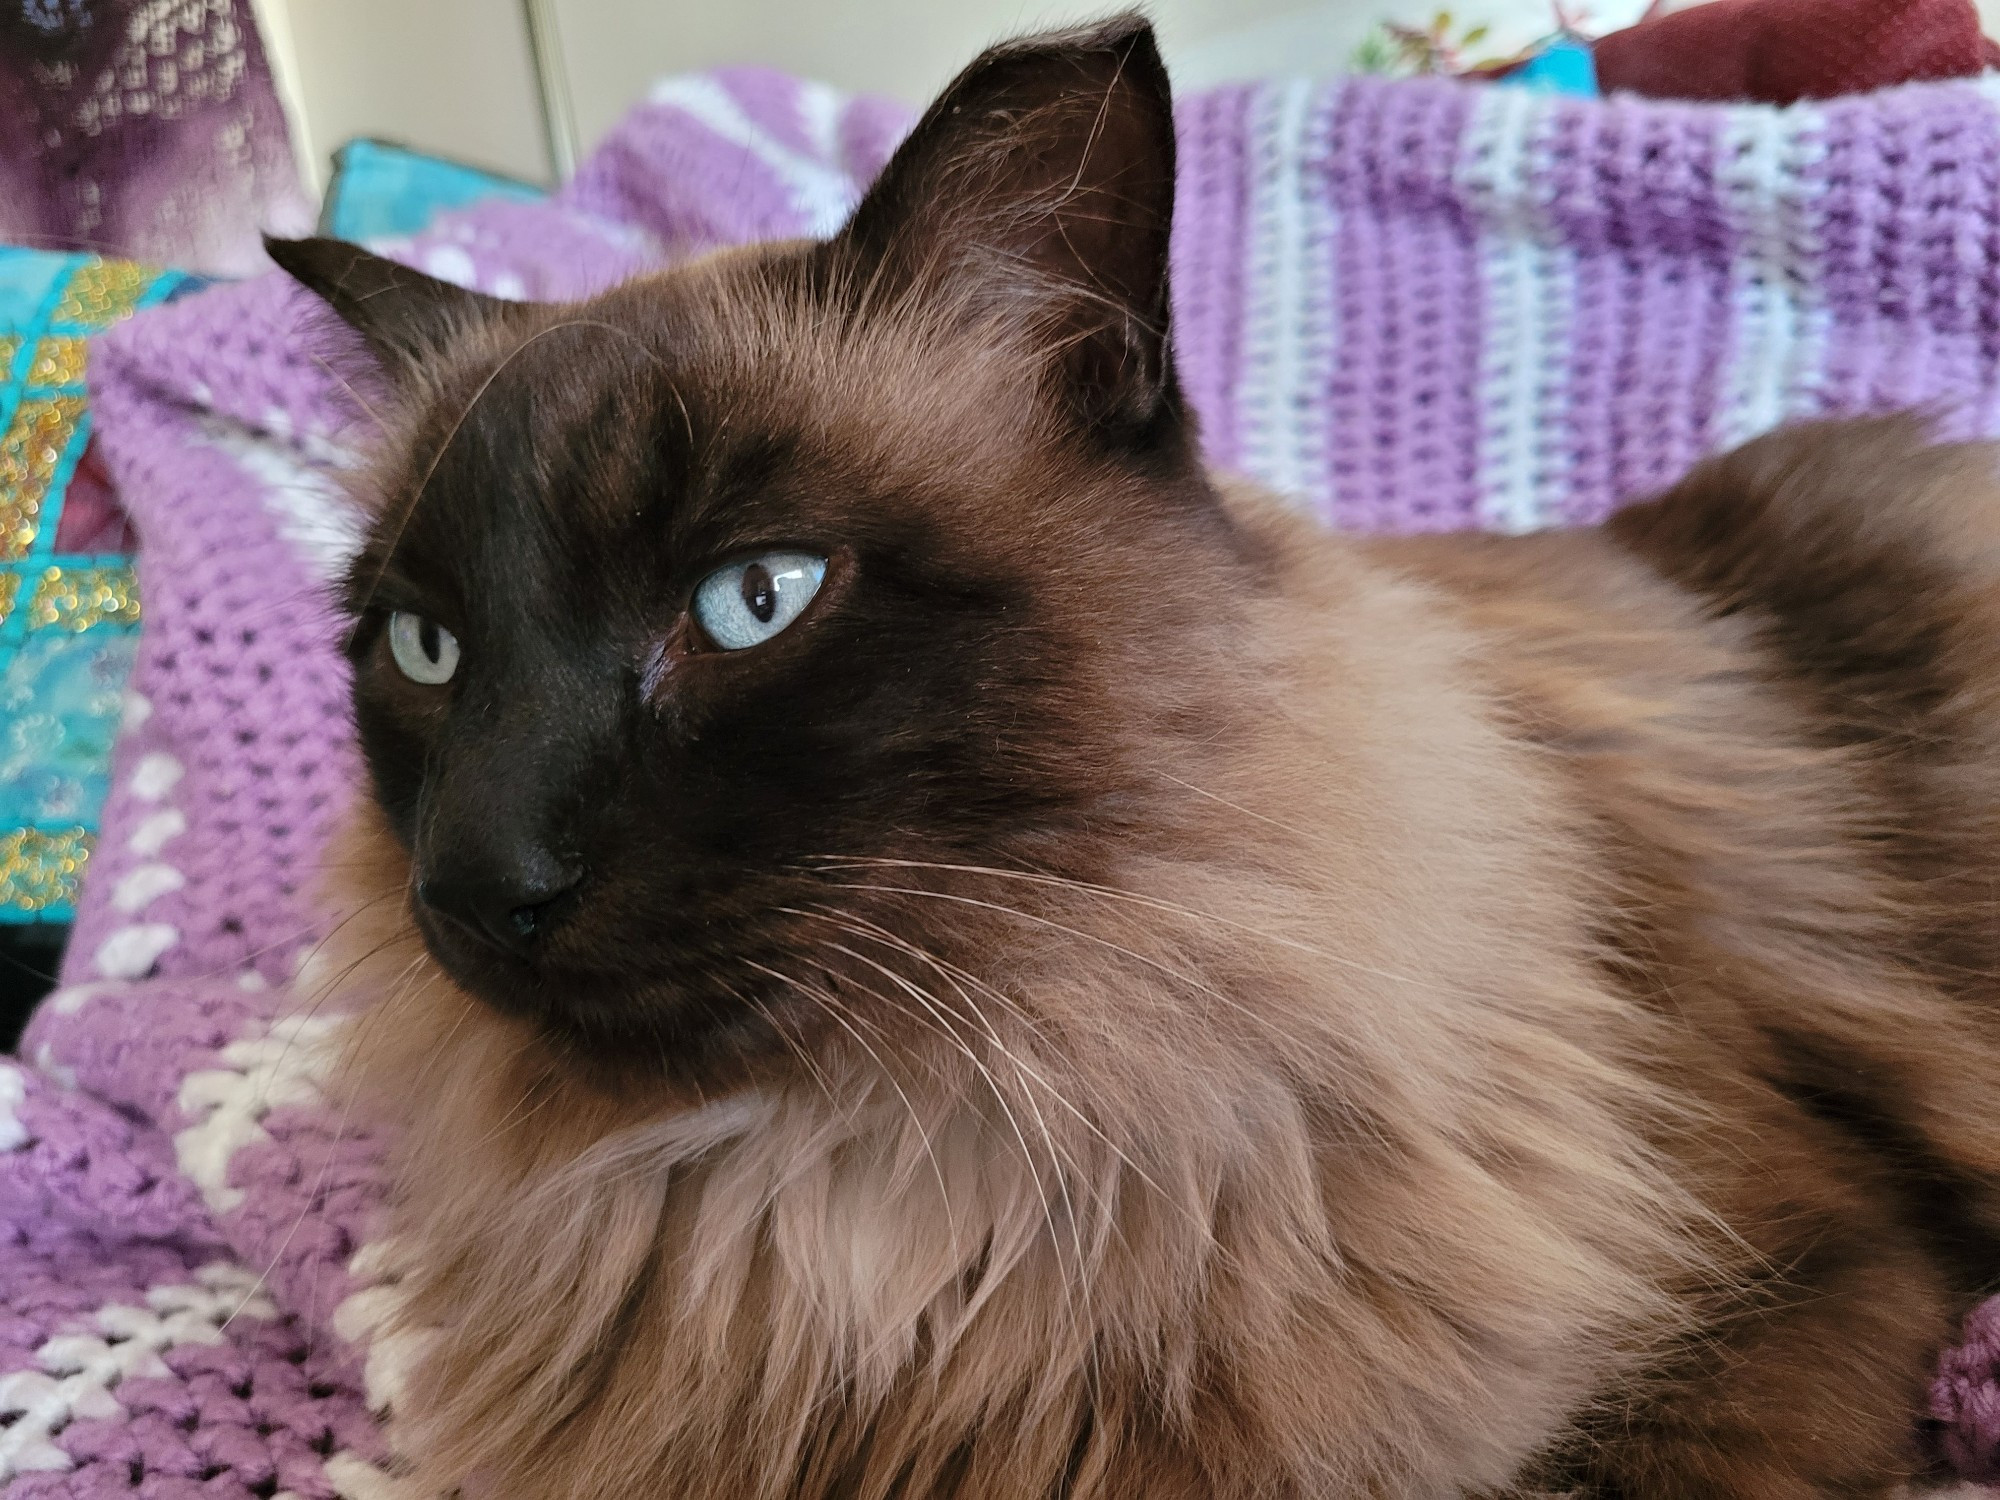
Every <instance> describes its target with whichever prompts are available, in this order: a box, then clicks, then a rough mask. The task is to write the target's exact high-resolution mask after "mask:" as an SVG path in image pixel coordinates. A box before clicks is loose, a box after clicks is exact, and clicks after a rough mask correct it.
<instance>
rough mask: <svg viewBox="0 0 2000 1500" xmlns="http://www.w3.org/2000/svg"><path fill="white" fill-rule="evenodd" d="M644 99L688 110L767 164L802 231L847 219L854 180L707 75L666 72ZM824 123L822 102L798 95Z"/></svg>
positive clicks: (817, 231) (855, 196) (823, 229)
mask: <svg viewBox="0 0 2000 1500" xmlns="http://www.w3.org/2000/svg"><path fill="white" fill-rule="evenodd" d="M646 101H647V103H649V104H664V105H667V106H670V107H671V108H674V109H678V110H680V111H682V112H683V113H685V114H687V115H689V116H691V117H692V118H693V119H694V120H695V122H696V123H697V124H699V125H701V126H702V127H703V128H704V129H706V130H709V131H712V132H713V133H714V134H716V135H718V136H720V137H721V138H722V139H723V140H725V141H728V142H729V143H730V144H732V145H736V146H741V147H742V148H743V149H744V150H746V151H748V152H749V153H750V154H751V155H752V156H754V157H756V158H757V160H759V161H761V162H762V163H764V165H765V166H767V167H769V168H770V169H771V171H772V173H773V174H774V175H775V176H776V177H777V179H778V182H779V184H780V185H781V186H782V187H783V188H784V189H785V191H786V193H787V194H788V195H789V196H790V197H791V200H792V207H793V209H794V210H796V211H797V213H798V215H799V217H800V219H801V220H803V221H804V222H803V224H802V228H803V229H804V231H805V233H807V234H814V235H829V234H832V233H833V232H834V231H835V230H837V229H838V228H840V226H841V225H842V224H844V223H846V222H847V216H848V215H849V214H850V213H852V212H853V211H854V205H855V203H856V202H858V201H859V192H858V190H857V189H856V187H855V185H854V182H853V180H852V179H851V178H849V177H848V175H847V174H846V173H845V172H843V171H841V170H840V169H839V168H838V167H837V166H833V165H829V164H828V163H827V162H824V161H815V160H813V159H812V158H811V157H809V156H805V155H802V154H801V153H799V152H797V151H795V150H793V149H792V148H791V147H790V146H787V145H786V144H785V143H784V142H783V141H780V140H778V139H776V138H775V137H773V136H772V135H771V134H770V132H769V131H767V130H765V129H764V127H763V126H762V125H760V124H758V123H757V122H756V121H755V120H753V119H751V118H750V116H749V115H748V114H747V113H746V112H745V111H744V109H743V106H742V105H740V104H738V103H737V102H736V99H735V97H734V96H733V95H731V94H730V92H729V90H727V89H725V88H724V87H723V86H722V85H721V84H720V83H717V82H716V81H715V80H714V79H712V78H697V77H689V78H669V79H667V80H665V81H664V82H662V83H659V84H656V85H654V87H653V91H652V92H651V93H650V94H648V95H647V96H646ZM801 102H802V105H803V107H804V108H805V109H807V110H808V111H809V113H808V117H807V118H808V122H810V121H811V119H812V118H813V117H814V116H815V115H816V116H818V117H819V118H820V119H821V120H822V125H821V127H820V128H821V129H822V130H823V129H824V124H823V120H824V116H825V113H826V102H825V101H824V100H812V99H807V100H804V101H801Z"/></svg>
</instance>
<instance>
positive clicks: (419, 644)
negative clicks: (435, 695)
mask: <svg viewBox="0 0 2000 1500" xmlns="http://www.w3.org/2000/svg"><path fill="white" fill-rule="evenodd" d="M389 654H390V655H391V656H393V657H395V658H396V666H397V667H398V668H399V669H400V670H401V671H402V674H403V675H404V676H405V677H407V678H409V679H410V681H412V682H421V683H423V684H424V685H425V686H426V687H436V686H437V685H438V684H439V683H444V682H450V681H451V674H452V673H454V672H456V671H457V670H458V637H457V636H455V635H453V634H452V633H451V632H450V631H449V630H446V629H445V628H444V626H442V625H440V624H438V622H437V621H435V620H426V619H425V618H424V617H423V616H422V615H412V614H405V613H404V612H403V611H402V610H397V611H396V613H394V614H393V615H391V616H389Z"/></svg>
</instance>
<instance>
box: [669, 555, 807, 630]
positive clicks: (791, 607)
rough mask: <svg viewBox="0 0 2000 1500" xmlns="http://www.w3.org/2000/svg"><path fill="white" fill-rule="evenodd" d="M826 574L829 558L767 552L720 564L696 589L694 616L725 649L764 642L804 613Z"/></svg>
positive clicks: (703, 628)
mask: <svg viewBox="0 0 2000 1500" xmlns="http://www.w3.org/2000/svg"><path fill="white" fill-rule="evenodd" d="M825 579H826V559H825V558H823V557H815V556H813V554H812V553H810V552H766V553H764V554H763V555H762V556H759V557H752V558H746V559H745V560H744V561H742V562H733V563H731V564H729V566H728V567H726V568H717V569H716V570H715V571H714V572H713V573H711V574H709V575H708V577H706V578H704V579H702V581H701V583H700V584H699V585H698V586H697V587H696V589H695V591H694V618H695V622H696V623H697V624H699V625H700V626H701V628H702V631H703V632H704V633H705V634H706V635H707V636H708V638H709V639H710V640H711V641H713V642H714V643H715V644H716V645H717V646H720V647H721V648H722V649H723V650H724V651H741V650H744V649H745V648H746V647H750V646H758V645H762V644H763V643H764V642H765V641H768V640H769V639H770V638H771V637H772V636H774V635H776V634H777V633H778V632H779V631H781V630H783V629H784V628H785V627H786V626H787V625H789V624H791V623H792V621H794V620H796V619H797V618H798V617H799V612H800V611H801V610H803V609H804V608H805V607H806V606H807V605H808V604H810V603H812V597H813V595H814V594H817V593H818V592H819V586H820V584H821V583H822V582H824V581H825Z"/></svg>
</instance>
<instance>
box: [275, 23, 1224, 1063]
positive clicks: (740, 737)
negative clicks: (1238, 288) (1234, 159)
mask: <svg viewBox="0 0 2000 1500" xmlns="http://www.w3.org/2000/svg"><path fill="white" fill-rule="evenodd" d="M1172 189H1173V138H1172V121H1171V110H1170V105H1169V99H1168V92H1167V84H1166V78H1165V75H1164V72H1163V70H1162V68H1161V66H1160V62H1159V59H1158V56H1157V54H1156V52H1155V50H1154V47H1153V43H1152V38H1151V35H1150V32H1149V31H1148V30H1147V29H1146V28H1145V27H1144V26H1143V25H1142V24H1139V23H1137V22H1134V21H1129V20H1128V21H1122V22H1116V23H1112V24H1111V25H1109V26H1107V27H1104V28H1101V29H1099V30H1097V31H1094V32H1089V33H1079V34H1075V35H1072V36H1070V37H1067V38H1062V39H1058V40H1056V41H1046V40H1045V41H1043V42H1041V43H1039V44H1037V45H1033V46H1027V47H1020V48H1013V49H1000V50H998V51H996V52H994V53H991V54H988V56H987V57H985V58H983V59H981V61H980V62H978V63H976V64H974V66H973V67H972V68H971V69H969V70H968V71H967V73H966V74H964V75H963V76H961V78H960V79H959V80H958V81H957V82H956V83H954V84H953V86H952V87H951V89H950V90H948V91H947V93H946V94H945V95H944V96H943V97H942V98H941V99H940V100H939V101H938V103H937V104H936V105H934V106H933V107H932V109H931V110H930V112H929V113H928V114H927V115H926V117H925V118H924V120H923V122H922V123H921V124H919V126H918V127H917V129H916V131H915V132H914V134H913V135H912V136H911V138H910V139H909V141H908V142H906V143H905V145H904V146H903V147H902V149H901V150H900V151H899V153H898V154H897V156H896V157H895V159H894V160H893V161H892V163H891V164H890V166H889V167H888V169H887V170H886V171H885V173H884V174H883V176H882V178H881V179H880V180H879V181H878V182H877V184H876V185H875V187H874V188H873V189H872V190H871V191H870V192H869V194H868V195H867V196H866V198H865V199H864V201H863V202H862V204H861V205H860V207H859V208H858V210H857V211H856V214H855V216H854V218H853V220H852V222H851V223H850V224H849V226H848V227H847V228H846V229H845V230H844V231H843V232H842V233H841V234H840V235H839V236H837V237H836V238H835V239H833V240H832V241H830V242H827V243H824V244H789V245H780V246H768V247H758V248H755V249H750V250H744V251H737V252H730V253H728V254H725V255H722V256H718V257H714V258H711V259H709V260H705V261H700V262H695V263H692V264H690V265H688V266H686V267H683V268H681V269H679V270H675V271H670V272H668V273H666V274H664V275H662V276H659V277H656V278H652V279H648V280H645V281H640V282H635V283H631V284H629V285H627V286H624V287H621V288H618V289H616V290H613V291H611V292H609V293H607V294H605V295H603V296H601V297H598V298H596V299H593V300H591V301H588V302H584V303H580V304H574V305H568V306H561V307H550V306H529V305H509V304H502V303H498V302H495V301H492V300H490V299H487V298H484V297H480V296H477V295H475V294H472V293H469V292H464V291H460V290H458V289H456V288H453V287H450V286H447V285H444V284H442V283H440V282H436V281H433V280H431V279H430V278H427V277H424V276H421V275H418V274H417V273H415V272H412V271H408V270H405V269H403V268H400V267H398V266H395V265H392V264H390V263H389V262H387V261H384V260H380V259H377V258H375V257H372V256H369V255H367V254H365V253H363V252H361V251H359V250H357V249H354V248H353V247H350V246H345V245H341V244H338V243H335V242H331V241H324V240H307V241H298V242H291V243H274V244H273V245H272V246H271V251H272V254H273V256H274V257H275V258H276V259H277V260H278V261H279V262H280V264H282V265H283V266H284V267H285V268H286V269H287V270H288V271H290V272H291V273H292V274H293V275H294V276H295V277H296V278H298V279H299V280H300V281H302V282H303V283H305V284H306V285H307V286H308V287H310V288H312V289H313V290H314V291H316V292H318V293H319V294H320V295H321V296H322V297H323V298H325V300H326V301H327V302H328V303H329V304H330V305H331V307H332V308H333V309H334V310H335V311H336V312H338V313H339V314H340V315H341V317H342V318H344V319H345V320H346V321H347V322H348V323H349V324H351V325H353V327H354V328H355V329H357V330H359V332H360V333H361V334H362V335H363V338H364V339H365V341H366V343H367V345H368V346H369V347H370V348H371V349H372V351H373V354H374V355H375V356H376V359H377V361H378V362H379V364H380V365H381V366H382V367H383V368H385V369H386V370H387V371H389V372H390V374H391V377H392V380H393V383H394V386H395V395H394V396H393V397H392V399H391V401H390V403H389V407H388V413H389V414H388V415H387V416H386V417H385V425H386V426H387V427H388V429H389V431H390V438H389V440H388V442H387V443H386V444H385V456H384V458H383V461H382V463H381V465H380V466H379V467H378V469H377V470H376V471H375V474H374V478H373V479H372V481H371V484H370V495H369V502H370V503H371V504H373V505H375V506H376V507H377V508H378V509H377V515H376V520H375V524H374V526H373V530H372V534H371V536H370V538H369V541H368V543H367V545H366V547H365V548H364V550H363V551H362V552H361V554H360V556H359V558H358V559H357V561H356V562H355V564H354V567H353V570H352V574H351V577H350V579H349V588H348V603H349V606H350V609H351V612H352V616H353V621H354V623H353V630H352V636H351V647H350V651H351V656H352V660H353V664H354V673H355V688H354V694H355V697H354V701H355V714H356V720H357V724H358V727H359V731H360V736H361V741H362V744H363V747H364V749H365V752H366V756H367V761H368V765H369V767H370V770H371V772H372V775H373V781H374V786H375V789H376V793H377V796H378V798H379V800H380V802H381V805H382V807H383V809H384V810H385V812H386V814H387V816H388V820H389V823H390V825H391V827H392V828H393V829H394V831H395V833H396V835H397V836H398V838H399V839H400V841H401V842H402V844H403V846H404V847H405V849H406V850H407V851H408V854H409V857H410V861H411V880H410V886H409V889H410V892H411V908H412V913H413V916H414V919H415V921H416V923H417V925H418V926H419V928H420V930H421V931H422V933H423V936H424V938H425V941H426V942H427V944H428V945H429V947H430V949H431V951H432V952H433V954H434V955H435V956H436V958H437V959H438V960H439V961H440V962H441V963H442V964H443V965H444V966H445V968H446V969H447V970H449V972H450V973H451V974H452V975H453V976H454V977H455V978H456V979H457V980H458V981H459V982H460V983H461V984H463V985H464V986H465V987H466V988H467V989H469V990H470V991H472V992H473V993H474V994H476V995H478V996H479V997H481V998H482V999H484V1000H486V1001H487V1002H489V1003H491V1004H492V1005H494V1006H496V1007H499V1008H501V1009H503V1010H505V1011H508V1012H510V1013H515V1014H520V1015H524V1016H527V1017H530V1018H532V1019H533V1020H534V1021H535V1022H537V1023H538V1024H539V1025H541V1026H542V1027H543V1028H544V1029H545V1030H546V1031H547V1032H548V1033H549V1034H550V1035H551V1036H552V1037H554V1038H556V1039H558V1040H559V1041H561V1042H562V1043H563V1044H564V1046H565V1048H566V1049H567V1050H568V1051H569V1052H571V1053H572V1054H574V1055H578V1056H583V1057H586V1058H589V1059H592V1060H594V1061H596V1062H598V1063H600V1064H606V1065H619V1064H629V1065H634V1066H644V1067H646V1068H649V1069H658V1068H666V1069H669V1070H672V1071H675V1072H677V1073H683V1074H685V1075H687V1076H689V1077H692V1078H695V1079H698V1080H699V1079H704V1078H708V1077H713V1076H714V1075H715V1074H716V1073H717V1072H718V1071H719V1070H722V1069H724V1068H725V1067H726V1066H728V1065H732V1064H733V1063H737V1062H740V1061H742V1060H743V1059H747V1058H755V1057H757V1056H760V1055H765V1054H768V1053H770V1052H772V1051H773V1049H774V1048H777V1047H780V1046H789V1047H791V1048H793V1049H794V1050H795V1049H796V1047H797V1044H798V1042H799V1040H800V1039H801V1038H802V1037H808V1036H809V1035H810V1032H811V1029H812V1026H813V1025H814V1024H830V1022H829V1021H828V1020H827V1017H829V1016H833V1015H834V1013H835V1012H834V1007H833V1006H832V1005H831V1004H829V1002H830V1001H834V1000H840V1001H842V1002H843V1003H846V1002H847V1001H849V1000H851V998H852V995H853V994H854V993H860V992H862V991H866V992H868V993H872V994H874V995H876V996H877V997H878V998H881V997H882V996H884V995H885V994H887V995H889V996H890V997H893V995H894V986H895V984H896V983H897V982H898V979H899V976H901V975H903V974H904V973H906V972H907V970H908V966H909V965H911V964H917V965H919V966H922V965H926V964H928V965H931V966H933V968H935V966H936V965H938V964H949V963H951V962H952V961H953V955H952V954H951V953H950V952H949V951H948V950H949V949H950V946H951V943H952V941H953V933H954V932H957V931H959V930H960V929H962V928H963V927H964V926H965V925H966V923H967V922H969V921H971V920H972V919H973V918H974V917H975V916H976V913H973V912H970V911H958V910H954V909H952V908H951V906H950V904H949V901H948V899H947V898H946V897H944V896H943V895H942V894H941V893H940V892H939V891H938V890H937V889H936V885H937V881H936V872H937V871H940V870H944V869H947V868H949V867H950V866H953V865H961V866H963V865H968V864H980V865H991V866H1000V865H1004V866H1006V867H1008V868H1018V869H1022V870H1034V871H1048V872H1056V873H1059V874H1062V875H1064V876H1068V877H1074V878H1090V877H1091V876H1092V875H1093V874H1094V873H1098V872H1100V871H1101V866H1102V859H1103V853H1102V851H1103V850H1104V848H1105V847H1106V841H1107V840H1113V839H1115V838H1116V837H1117V836H1118V832H1119V829H1120V827H1121V826H1122V825H1123V824H1124V823H1125V822H1126V821H1127V820H1128V819H1130V818H1132V817H1136V816H1138V815H1139V813H1138V809H1139V808H1140V805H1141V803H1142V802H1143V791H1142V783H1143V776H1142V775H1140V774H1139V773H1137V772H1135V770H1134V767H1133V765H1132V761H1133V759H1134V752H1133V750H1132V742H1133V739H1134V736H1135V735H1137V734H1140V733H1141V732H1142V731H1143V730H1144V728H1145V725H1146V722H1147V721H1148V719H1149V716H1150V715H1151V714H1152V713H1153V711H1154V708H1155V707H1156V705H1155V704H1153V703H1151V702H1146V703H1140V702H1134V701H1132V700H1131V699H1130V698H1129V697H1127V696H1126V693H1127V691H1128V690H1130V691H1139V692H1143V691H1144V689H1143V685H1142V682H1141V681H1140V680H1139V678H1136V677H1134V676H1133V675H1132V674H1133V672H1134V671H1136V670H1137V669H1136V668H1135V667H1134V665H1133V663H1134V661H1135V660H1136V658H1134V656H1133V654H1132V653H1133V652H1135V651H1139V650H1142V649H1144V646H1143V643H1147V642H1153V641H1157V640H1161V639H1163V638H1166V637H1170V636H1171V633H1172V631H1173V630H1174V629H1175V628H1176V626H1175V612H1176V610H1180V611H1182V612H1189V611H1199V610H1200V609H1202V608H1203V607H1204V606H1202V605H1201V604H1200V602H1199V601H1198V600H1190V598H1189V595H1190V594H1191V593H1198V592H1199V591H1201V590H1202V589H1205V588H1209V587H1212V586H1213V585H1212V584H1211V583H1204V582H1202V581H1201V571H1200V570H1201V566H1202V564H1201V562H1200V559H1203V558H1209V557H1213V556H1220V555H1223V554H1228V555H1230V556H1232V557H1233V556H1234V547H1235V543H1234V541H1233V539H1232V537H1231V536H1230V533H1229V528H1228V526H1227V524H1226V522H1224V521H1223V519H1222V515H1221V512H1220V510H1219V509H1218V507H1217V505H1216V503H1215V499H1214V496H1213V494H1212V492H1211V491H1210V489H1209V488H1208V485H1207V483H1206V481H1205V480H1204V478H1203V477H1202V474H1201V472H1200V469H1199V466H1198V463H1197V462H1196V459H1195V457H1194V454H1193V443H1192V436H1191V431H1190V425H1191V424H1190V422H1189V420H1188V418H1187V416H1186V414H1185V410H1184V407H1183V404H1182V401H1181V398H1180V395H1179V393H1178V391H1177V389H1176V386H1175V382H1174V377H1173V372H1172V367H1171V363H1170V360H1169V357H1168V353H1167V346H1166V342H1165V327H1166V316H1167V280H1166V265H1167V230H1168V224H1169V220H1170V218H1171V212H1172ZM1154 696H1157V695H1154ZM1182 711H1184V709H1183V710H1182ZM919 950H921V951H919ZM940 972H941V971H940ZM930 982H931V983H933V984H935V983H936V976H935V974H933V975H932V976H931V980H930ZM905 1008H906V1009H907V1006H906V1007H905ZM855 1013H856V1012H854V1011H853V1010H852V1009H851V1007H850V1008H849V1009H848V1010H847V1011H846V1012H844V1013H843V1015H842V1017H841V1019H840V1024H842V1025H848V1026H850V1027H852V1026H854V1025H856V1024H859V1025H863V1026H867V1025H883V1026H886V1024H887V1023H886V1022H884V1021H882V1019H881V1018H880V1017H877V1018H876V1019H874V1020H870V1019H869V1018H868V1017H867V1016H866V1015H862V1018H861V1019H860V1021H859V1022H855V1021H852V1020H849V1019H846V1016H848V1015H852V1014H855ZM884 1014H885V1015H886V1014H888V1012H884ZM814 1017H819V1018H820V1019H819V1021H818V1022H815V1020H814V1019H813V1018H814Z"/></svg>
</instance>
